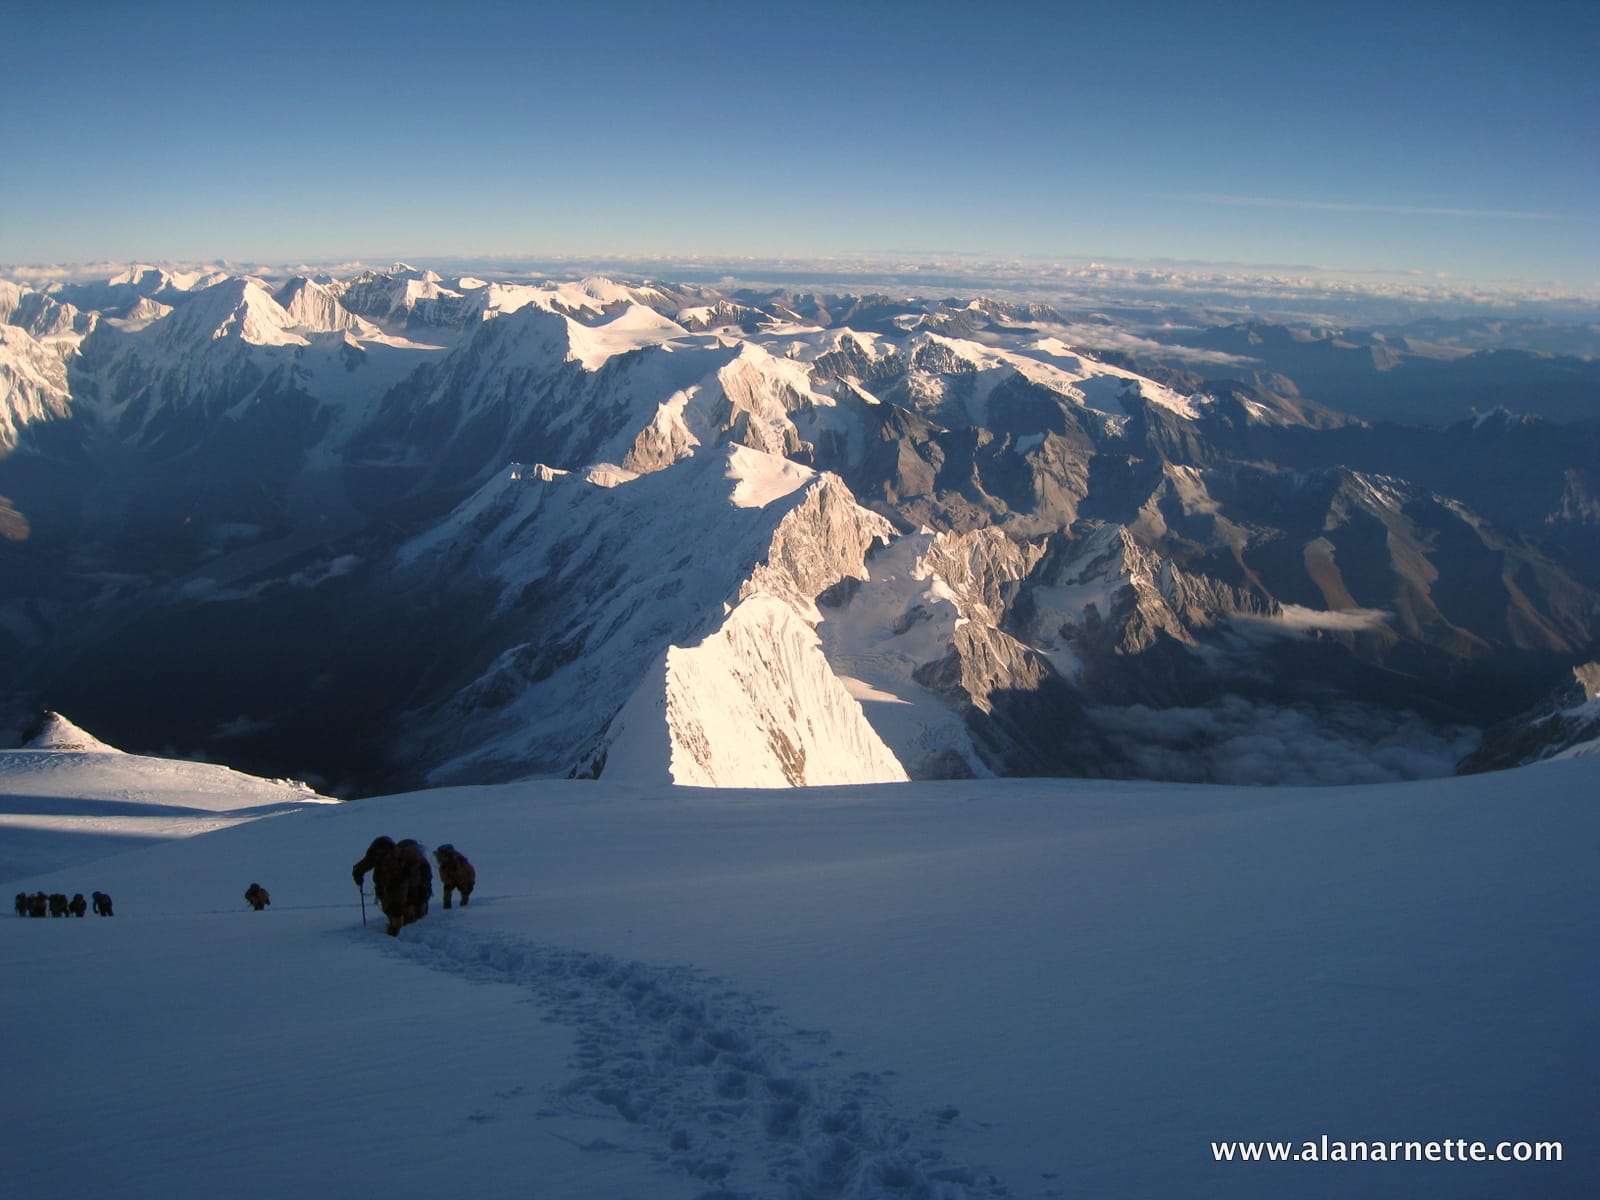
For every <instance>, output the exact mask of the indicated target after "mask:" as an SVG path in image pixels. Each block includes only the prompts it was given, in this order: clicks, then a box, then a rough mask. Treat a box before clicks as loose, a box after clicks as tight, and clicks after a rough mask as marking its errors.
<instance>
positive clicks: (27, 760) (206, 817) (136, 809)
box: [0, 713, 337, 875]
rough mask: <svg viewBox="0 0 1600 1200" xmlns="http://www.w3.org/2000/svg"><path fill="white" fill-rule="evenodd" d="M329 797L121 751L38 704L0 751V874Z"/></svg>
mask: <svg viewBox="0 0 1600 1200" xmlns="http://www.w3.org/2000/svg"><path fill="white" fill-rule="evenodd" d="M334 803H337V802H336V801H334V800H330V799H329V798H327V797H325V796H319V795H318V794H317V793H316V792H314V791H312V790H311V789H310V788H309V787H307V786H306V785H305V784H303V783H300V782H298V781H296V780H291V779H259V778H257V777H255V776H253V775H245V774H241V773H240V772H238V771H234V770H230V769H229V768H228V767H224V766H218V765H216V764H214V763H199V762H187V761H184V760H181V759H172V758H151V757H147V756H144V755H137V754H125V753H123V752H122V751H120V750H118V749H116V748H115V747H114V746H109V745H107V744H106V743H104V742H102V741H100V740H99V739H98V738H96V737H94V736H93V735H92V734H90V733H87V732H86V731H84V730H82V729H80V728H79V727H78V726H76V725H74V724H73V723H72V722H71V721H69V720H67V719H66V718H65V717H63V716H61V715H60V714H58V713H46V714H45V717H44V719H43V720H42V721H41V723H40V725H39V727H38V729H37V730H36V731H35V732H34V735H33V737H32V738H30V739H29V741H28V742H27V743H26V744H25V745H24V747H23V748H22V749H20V750H0V874H5V875H17V874H22V873H33V872H37V871H40V870H48V869H52V868H54V867H55V866H56V865H57V862H56V857H57V856H59V855H63V854H65V855H67V856H68V858H69V860H70V861H79V860H82V859H89V858H98V857H101V856H103V855H107V854H114V853H117V852H119V851H121V850H125V849H127V847H128V846H129V845H130V844H142V843H145V842H150V841H158V840H166V839H169V838H185V837H193V836H195V835H196V834H200V833H208V832H211V831H212V830H216V829H225V828H227V827H229V826H232V825H237V824H239V823H241V822H245V821H254V820H257V819H259V818H261V817H267V816H276V815H280V814H282V813H288V812H295V811H297V810H298V809H300V808H301V807H303V806H305V805H308V804H334Z"/></svg>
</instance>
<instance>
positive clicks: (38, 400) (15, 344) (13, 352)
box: [0, 324, 72, 455]
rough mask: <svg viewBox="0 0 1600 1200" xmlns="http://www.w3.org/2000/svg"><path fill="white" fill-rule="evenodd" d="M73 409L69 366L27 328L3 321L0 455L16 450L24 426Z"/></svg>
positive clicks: (0, 339)
mask: <svg viewBox="0 0 1600 1200" xmlns="http://www.w3.org/2000/svg"><path fill="white" fill-rule="evenodd" d="M71 412H72V396H71V392H70V391H69V389H68V387H67V368H66V364H65V363H64V362H63V361H62V358H61V356H60V355H59V354H57V353H55V352H54V351H52V350H50V349H48V348H47V347H45V346H42V345H40V344H39V342H38V341H37V340H35V339H34V338H33V336H32V335H31V334H29V333H28V332H27V331H26V330H23V329H19V328H18V327H17V326H15V325H4V324H0V455H4V454H7V453H9V452H10V451H11V450H13V449H15V447H16V445H17V438H18V437H19V436H20V434H21V431H22V429H23V428H24V427H25V426H28V425H31V424H33V423H35V422H39V421H54V420H61V419H63V418H65V417H67V416H69V415H70V414H71Z"/></svg>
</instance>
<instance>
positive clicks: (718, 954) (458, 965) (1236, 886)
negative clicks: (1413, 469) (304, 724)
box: [0, 758, 1600, 1200]
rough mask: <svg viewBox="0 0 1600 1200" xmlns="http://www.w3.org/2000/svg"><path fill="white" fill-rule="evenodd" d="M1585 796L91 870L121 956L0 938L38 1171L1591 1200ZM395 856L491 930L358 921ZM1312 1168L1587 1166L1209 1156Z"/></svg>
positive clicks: (592, 790) (700, 801)
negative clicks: (1411, 1151)
mask: <svg viewBox="0 0 1600 1200" xmlns="http://www.w3.org/2000/svg"><path fill="white" fill-rule="evenodd" d="M1597 783H1600V760H1597V759H1595V758H1588V759H1578V760H1574V761H1571V762H1564V763H1555V764H1547V765H1542V766H1539V767H1534V768H1528V769H1525V770H1521V771H1515V772H1507V773H1503V774H1499V775H1484V776H1475V777H1471V778H1464V779H1451V780H1436V781H1426V782H1421V783H1413V784H1405V785H1384V786H1377V787H1368V788H1324V789H1256V790H1245V789H1222V788H1203V787H1185V786H1163V785H1153V784H1124V785H1116V784H1106V783H1100V782H1088V781H1023V780H1008V781H996V780H986V781H976V782H972V781H968V782H960V783H941V784H907V785H893V786H880V787H851V788H836V789H822V790H802V791H794V792H790V791H783V792H751V791H718V792H701V791H693V790H688V789H660V790H642V789H641V790H636V789H629V788H626V787H622V786H618V785H607V784H605V783H604V782H600V783H580V782H539V781H534V782H529V783H523V784H512V785H505V786H503V787H496V788H458V789H449V790H441V791H436V792H429V793H418V794H414V795H409V796H401V797H389V798H383V799H378V800H368V801H358V802H355V803H351V804H345V805H338V806H321V807H316V808H308V809H305V810H304V811H301V812H298V813H294V814H290V815H287V816H282V817H275V818H273V819H270V820H262V821H256V822H254V823H251V824H246V825H240V826H237V827H235V828H232V829H228V830H224V831H221V832H218V833H215V834H209V835H206V836H203V837H199V838H193V839H190V840H188V841H184V842H177V843H170V844H166V845H162V846H158V847H155V848H152V849H148V850H142V851H137V852H133V853H129V854H124V855H119V856H117V857H115V858H109V859H103V860H101V861H99V862H98V863H96V864H94V866H93V868H92V873H93V874H94V876H95V879H94V881H93V886H95V887H99V888H102V889H103V890H106V891H109V892H111V893H112V895H113V896H115V897H116V901H117V911H118V916H117V917H116V918H115V919H113V920H107V921H93V920H86V921H76V922H61V921H56V922H49V921H26V920H15V919H14V920H10V921H0V954H3V955H4V957H5V958H6V961H7V963H8V965H13V964H14V966H13V969H8V970H7V971H6V972H5V973H3V974H0V1004H4V1005H5V1007H6V1009H7V1011H9V1012H12V1013H30V1014H34V1019H33V1020H32V1021H31V1023H30V1024H29V1025H28V1037H27V1038H25V1039H16V1044H15V1045H13V1046H12V1047H10V1048H9V1050H8V1065H9V1066H10V1067H11V1068H12V1072H11V1074H10V1076H9V1078H10V1081H11V1083H12V1086H11V1087H9V1088H7V1089H5V1098H4V1099H3V1100H0V1127H3V1128H5V1129H6V1130H7V1131H8V1135H9V1141H8V1146H9V1149H8V1150H7V1162H6V1170H7V1176H8V1178H9V1179H15V1180H17V1181H18V1185H19V1187H20V1189H21V1190H20V1191H19V1192H18V1193H17V1194H19V1195H27V1196H30V1197H41V1198H46V1200H48V1198H50V1197H54V1196H61V1197H66V1196H69V1195H70V1196H82V1195H90V1194H92V1195H101V1196H119V1195H130V1196H131V1195H148V1194H155V1193H160V1194H163V1195H165V1196H168V1197H172V1198H173V1200H185V1198H186V1197H191V1196H193V1197H197V1198H198V1197H202V1196H205V1197H211V1196H216V1195H222V1194H227V1195H238V1196H247V1197H248V1196H255V1195H259V1196H269V1195H271V1196H281V1195H288V1194H294V1193H295V1192H296V1191H302V1192H306V1193H307V1194H328V1193H329V1192H330V1191H337V1190H339V1188H340V1187H341V1186H343V1184H344V1183H347V1182H350V1181H355V1180H359V1182H360V1185H361V1186H362V1187H363V1188H364V1189H366V1190H371V1189H374V1188H376V1189H378V1190H379V1191H382V1190H384V1189H385V1188H388V1187H405V1188H407V1189H408V1190H416V1191H431V1192H435V1193H438V1192H444V1193H446V1194H453V1193H456V1192H459V1191H461V1190H464V1189H465V1190H470V1191H471V1192H472V1193H473V1194H474V1195H478V1196H482V1197H495V1196H519V1197H525V1196H527V1195H529V1194H534V1195H538V1196H540V1197H547V1196H548V1197H557V1198H558V1200H560V1198H562V1197H572V1198H574V1200H576V1198H578V1197H627V1196H632V1197H640V1198H647V1197H648V1198H653V1197H662V1198H665V1200H674V1198H676V1197H680V1196H681V1197H685V1198H704V1197H712V1196H720V1197H733V1196H743V1197H763V1198H766V1197H771V1198H778V1197H782V1198H785V1200H788V1198H791V1197H869V1198H882V1200H886V1198H888V1197H902V1196H928V1197H940V1198H943V1200H950V1198H954V1197H993V1196H999V1195H1007V1196H1012V1197H1040V1198H1043V1197H1053V1196H1105V1197H1143V1196H1151V1197H1241V1196H1242V1197H1282V1196H1323V1195H1326V1196H1346V1195H1362V1196H1377V1197H1391V1196H1392V1197H1407V1198H1411V1197H1432V1196H1438V1197H1445V1196H1450V1197H1454V1196H1502V1195H1518V1196H1577V1195H1586V1194H1593V1192H1594V1191H1595V1189H1596V1187H1597V1186H1600V1168H1597V1166H1596V1160H1595V1159H1594V1157H1593V1155H1592V1153H1589V1152H1588V1151H1587V1150H1586V1147H1592V1146H1593V1145H1594V1144H1595V1137H1596V1134H1597V1132H1600V1118H1597V1115H1596V1110H1595V1108H1594V1105H1593V1103H1592V1100H1593V1092H1592V1072H1591V1070H1590V1067H1591V1065H1592V1063H1593V1062H1594V1061H1596V1055H1597V1051H1600V1030H1597V1028H1596V1026H1595V1023H1594V1020H1593V1013H1594V1011H1595V1005H1596V1002H1597V1001H1600V967H1597V965H1596V960H1595V956H1594V954H1593V949H1594V947H1595V945H1597V944H1600V936H1597V935H1600V914H1597V913H1596V911H1595V908H1594V906H1593V905H1592V903H1590V902H1589V900H1590V898H1591V897H1592V882H1591V881H1592V875H1593V870H1592V861H1593V856H1594V849H1595V846H1596V845H1597V844H1600V814H1597V812H1596V810H1595V807H1594V803H1593V799H1594V796H1595V794H1596V784H1597ZM377 833H389V834H390V835H391V836H394V837H404V836H414V837H417V838H419V839H421V840H422V841H423V842H424V843H425V844H427V845H429V846H433V845H437V844H439V843H441V842H445V841H450V842H453V843H454V844H455V845H456V846H457V847H458V848H460V849H461V850H462V851H463V852H464V853H466V854H467V855H468V856H469V857H471V858H472V860H473V862H474V864H475V865H476V866H477V868H478V873H479V891H478V892H477V893H475V894H474V897H473V901H472V904H471V906H470V907H468V908H465V909H454V910H451V911H449V912H446V911H444V910H443V909H442V907H441V906H440V904H439V903H438V902H437V898H436V902H435V905H434V909H433V912H432V913H431V915H429V916H428V917H427V918H426V919H425V920H423V921H421V922H420V923H418V924H416V925H413V926H410V927H407V928H406V929H405V930H404V931H402V934H401V936H400V937H399V938H398V939H393V940H391V939H388V938H386V937H384V936H383V934H382V931H381V925H380V924H378V923H377V921H376V920H375V919H374V921H373V924H371V925H369V926H368V927H367V928H366V929H363V928H362V927H361V924H360V909H359V904H358V898H357V897H355V896H353V895H351V893H352V892H353V891H354V888H353V886H352V885H351V883H350V881H349V873H348V872H349V865H350V863H351V862H353V861H354V860H355V859H356V858H357V857H359V855H360V854H361V852H362V850H363V849H364V848H365V846H366V844H367V842H368V841H369V840H370V838H371V837H372V836H374V835H375V834H377ZM3 836H4V835H3V833H0V837H3ZM85 870H86V869H85V868H83V867H75V868H72V869H71V870H70V871H66V872H61V873H57V874H48V875H41V876H35V877H33V878H30V879H16V880H14V883H13V887H14V889H24V888H25V889H26V890H30V891H32V890H37V889H41V888H42V889H43V890H46V891H55V890H62V885H63V884H71V883H72V882H73V880H74V879H75V878H77V877H79V876H82V877H83V878H84V880H85V882H89V880H88V876H87V874H86V873H85ZM251 880H259V881H260V882H261V883H262V884H263V885H264V886H266V887H267V888H268V889H269V890H271V892H272V894H273V906H272V907H271V908H269V909H268V910H267V911H266V912H264V913H260V914H256V913H251V912H248V911H246V910H245V907H244V902H243V899H242V895H241V893H242V892H243V889H244V887H245V885H246V884H247V883H249V882H250V881H251ZM80 886H81V885H80ZM369 918H375V912H374V911H371V904H370V900H369ZM45 1014H48V1019H46V1018H45ZM91 1128H93V1129H95V1130H96V1139H95V1140H94V1141H92V1142H91V1141H88V1140H86V1138H85V1134H84V1130H86V1129H91ZM1324 1133H1326V1134H1328V1135H1329V1136H1330V1137H1333V1138H1344V1139H1358V1138H1361V1139H1391V1138H1396V1139H1415V1138H1421V1139H1432V1138H1450V1137H1465V1138H1469V1139H1470V1138H1482V1139H1484V1140H1488V1141H1491V1142H1493V1141H1495V1140H1498V1139H1501V1138H1509V1139H1524V1138H1525V1139H1529V1140H1539V1139H1555V1140H1560V1141H1562V1142H1563V1143H1564V1145H1565V1147H1566V1161H1565V1162H1563V1163H1562V1164H1559V1165H1534V1164H1528V1165H1521V1166H1510V1165H1505V1166H1501V1165H1496V1166H1483V1165H1446V1164H1427V1163H1416V1164H1371V1163H1369V1164H1361V1163H1353V1164H1319V1165H1316V1166H1312V1165H1309V1164H1295V1163H1284V1164H1249V1165H1246V1164H1217V1163H1215V1162H1214V1161H1212V1156H1211V1153H1210V1146H1209V1143H1210V1142H1211V1141H1212V1140H1225V1139H1230V1140H1231V1139H1246V1140H1263V1139H1284V1140H1295V1141H1299V1140H1303V1139H1313V1138H1316V1137H1318V1136H1319V1135H1321V1134H1324Z"/></svg>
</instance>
